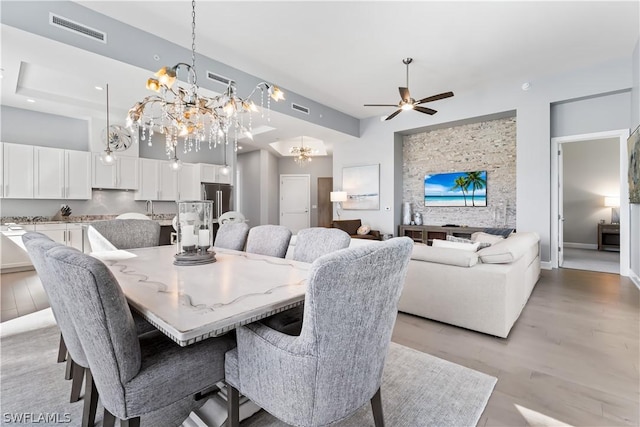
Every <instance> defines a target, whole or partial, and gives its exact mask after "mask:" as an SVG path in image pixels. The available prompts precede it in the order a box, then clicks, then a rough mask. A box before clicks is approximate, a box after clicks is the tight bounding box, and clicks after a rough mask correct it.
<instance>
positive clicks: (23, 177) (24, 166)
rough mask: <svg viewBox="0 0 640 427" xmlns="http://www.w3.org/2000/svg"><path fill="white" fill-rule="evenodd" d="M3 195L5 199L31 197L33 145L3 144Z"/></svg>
mask: <svg viewBox="0 0 640 427" xmlns="http://www.w3.org/2000/svg"><path fill="white" fill-rule="evenodd" d="M2 148H3V156H2V175H3V180H2V181H3V182H2V183H3V188H4V194H3V197H4V198H6V199H32V198H33V146H31V145H22V144H10V143H4V144H3V147H2Z"/></svg>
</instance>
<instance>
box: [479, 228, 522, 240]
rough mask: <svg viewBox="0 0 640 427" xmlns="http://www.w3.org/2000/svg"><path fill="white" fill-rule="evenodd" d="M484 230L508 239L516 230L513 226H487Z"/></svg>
mask: <svg viewBox="0 0 640 427" xmlns="http://www.w3.org/2000/svg"><path fill="white" fill-rule="evenodd" d="M483 231H484V232H485V233H488V234H494V235H496V236H502V237H504V238H505V239H506V238H507V237H509V235H510V234H511V233H513V232H514V231H516V230H515V229H513V228H485V229H484V230H483Z"/></svg>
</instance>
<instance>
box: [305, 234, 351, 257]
mask: <svg viewBox="0 0 640 427" xmlns="http://www.w3.org/2000/svg"><path fill="white" fill-rule="evenodd" d="M350 242H351V237H349V235H348V234H347V233H345V232H344V231H342V230H340V229H338V228H324V227H312V228H305V229H302V230H300V231H298V234H297V237H296V247H295V249H294V251H293V259H294V260H295V261H302V262H313V261H315V260H316V259H317V258H318V257H320V256H322V255H325V254H328V253H331V252H335V251H337V250H339V249H344V248H348V247H349V243H350Z"/></svg>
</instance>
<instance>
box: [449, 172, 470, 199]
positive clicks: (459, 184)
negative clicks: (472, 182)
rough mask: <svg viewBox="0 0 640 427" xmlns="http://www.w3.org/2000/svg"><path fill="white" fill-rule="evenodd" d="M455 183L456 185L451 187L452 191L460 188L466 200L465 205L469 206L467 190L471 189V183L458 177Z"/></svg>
mask: <svg viewBox="0 0 640 427" xmlns="http://www.w3.org/2000/svg"><path fill="white" fill-rule="evenodd" d="M453 183H454V184H455V185H454V186H453V187H451V189H452V190H457V189H458V188H459V189H460V190H462V197H463V198H464V205H465V206H467V194H466V192H467V189H468V188H469V181H468V180H467V179H466V178H465V177H462V176H459V177H457V178H456V179H455V180H454V181H453Z"/></svg>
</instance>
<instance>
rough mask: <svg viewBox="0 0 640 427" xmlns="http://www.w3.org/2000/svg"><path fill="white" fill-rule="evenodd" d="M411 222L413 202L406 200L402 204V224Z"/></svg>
mask: <svg viewBox="0 0 640 427" xmlns="http://www.w3.org/2000/svg"><path fill="white" fill-rule="evenodd" d="M409 224H411V203H409V202H405V203H403V204H402V225H409Z"/></svg>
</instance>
